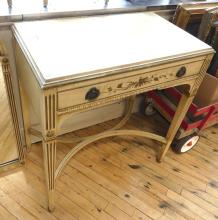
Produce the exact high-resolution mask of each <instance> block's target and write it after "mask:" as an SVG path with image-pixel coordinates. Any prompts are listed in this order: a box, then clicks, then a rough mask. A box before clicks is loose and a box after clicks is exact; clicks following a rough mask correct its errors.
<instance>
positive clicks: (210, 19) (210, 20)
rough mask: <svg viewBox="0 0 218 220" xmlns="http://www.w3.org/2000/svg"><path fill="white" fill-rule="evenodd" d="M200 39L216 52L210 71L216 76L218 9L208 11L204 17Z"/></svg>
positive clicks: (217, 60) (217, 61)
mask: <svg viewBox="0 0 218 220" xmlns="http://www.w3.org/2000/svg"><path fill="white" fill-rule="evenodd" d="M198 38H199V39H201V40H203V41H204V42H206V43H207V44H209V45H211V46H212V47H213V49H214V50H215V51H216V54H215V56H214V57H213V59H212V62H211V64H210V67H209V69H208V73H209V74H211V75H215V76H216V75H217V74H218V54H217V53H218V7H216V8H213V9H210V10H207V11H206V13H205V14H204V15H203V18H202V22H201V25H200V28H199V33H198Z"/></svg>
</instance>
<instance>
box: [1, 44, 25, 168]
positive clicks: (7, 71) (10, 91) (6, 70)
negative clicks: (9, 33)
mask: <svg viewBox="0 0 218 220" xmlns="http://www.w3.org/2000/svg"><path fill="white" fill-rule="evenodd" d="M1 72H2V73H1ZM0 74H3V78H4V83H5V88H6V93H7V98H8V103H9V108H10V113H11V119H12V124H13V129H14V133H15V139H16V144H17V151H18V160H19V162H20V163H24V159H25V150H24V148H23V145H22V140H21V133H20V132H21V129H20V125H19V121H18V115H17V109H16V104H15V95H14V88H13V84H12V77H11V68H10V63H9V58H8V55H7V52H6V49H5V47H4V45H3V43H2V42H1V41H0ZM1 95H2V94H1ZM4 116H5V114H4V115H2V117H4ZM6 119H7V118H6ZM8 126H9V125H8ZM3 129H8V128H7V127H5V126H4V128H3ZM2 132H3V131H1V133H2ZM11 135H13V133H12V134H11ZM11 138H13V137H11ZM6 143H7V142H5V143H4V144H6ZM11 143H12V142H11ZM8 147H10V146H8ZM8 151H9V152H11V153H12V152H13V154H15V153H14V151H15V150H12V149H8ZM0 153H1V157H2V158H3V156H2V155H4V154H6V153H7V152H0ZM7 157H8V159H9V158H10V157H9V156H7ZM12 157H13V159H11V160H13V161H8V162H6V161H4V163H3V164H0V167H1V168H3V167H4V169H5V166H6V165H11V164H12V163H13V162H17V160H15V158H14V155H13V156H12ZM14 160H15V161H14ZM0 163H1V161H0Z"/></svg>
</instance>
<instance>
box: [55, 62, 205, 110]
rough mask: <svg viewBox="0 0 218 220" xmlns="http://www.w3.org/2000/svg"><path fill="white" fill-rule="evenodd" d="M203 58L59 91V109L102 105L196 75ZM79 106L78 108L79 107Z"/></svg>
mask: <svg viewBox="0 0 218 220" xmlns="http://www.w3.org/2000/svg"><path fill="white" fill-rule="evenodd" d="M202 64H203V60H200V61H196V62H192V63H187V64H183V65H178V66H173V67H170V68H166V69H161V70H156V71H153V72H147V71H146V70H145V72H144V73H143V71H141V73H140V74H138V75H132V76H130V77H125V78H122V74H120V75H121V78H119V79H116V80H112V79H111V80H108V81H105V82H101V83H92V84H91V85H88V86H83V87H77V88H74V89H70V90H65V91H59V92H58V111H59V112H62V111H64V110H65V109H67V108H71V109H72V111H74V110H76V109H78V108H79V106H81V105H83V106H85V107H84V108H88V107H89V106H93V105H98V103H99V105H100V103H102V102H103V100H104V99H107V98H109V97H111V98H112V97H115V96H117V95H121V94H123V95H124V97H125V93H126V94H127V93H129V92H131V91H136V94H137V90H140V91H142V90H143V88H144V89H145V90H146V88H148V87H151V86H155V85H157V88H158V86H159V85H163V84H164V83H167V82H170V81H175V80H180V79H184V77H188V76H192V75H196V74H198V73H199V71H200V68H201V66H202ZM77 107H78V108H77Z"/></svg>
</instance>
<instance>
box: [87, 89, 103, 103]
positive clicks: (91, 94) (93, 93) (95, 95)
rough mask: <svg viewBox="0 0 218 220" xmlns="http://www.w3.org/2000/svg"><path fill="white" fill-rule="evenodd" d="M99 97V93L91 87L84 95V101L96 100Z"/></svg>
mask: <svg viewBox="0 0 218 220" xmlns="http://www.w3.org/2000/svg"><path fill="white" fill-rule="evenodd" d="M99 95H100V91H99V90H98V89H97V88H96V87H93V88H91V89H90V90H89V91H88V92H87V93H86V96H85V99H86V100H89V101H91V100H94V99H96V98H98V96H99Z"/></svg>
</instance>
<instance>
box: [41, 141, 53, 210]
mask: <svg viewBox="0 0 218 220" xmlns="http://www.w3.org/2000/svg"><path fill="white" fill-rule="evenodd" d="M42 144H43V157H44V169H45V177H46V184H47V190H48V210H49V211H50V212H52V211H53V210H54V207H55V205H54V190H55V163H56V141H55V140H51V141H43V143H42Z"/></svg>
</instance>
